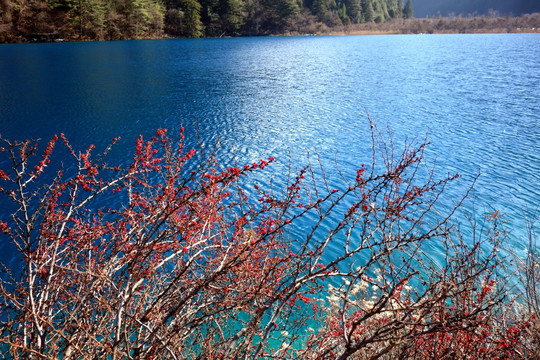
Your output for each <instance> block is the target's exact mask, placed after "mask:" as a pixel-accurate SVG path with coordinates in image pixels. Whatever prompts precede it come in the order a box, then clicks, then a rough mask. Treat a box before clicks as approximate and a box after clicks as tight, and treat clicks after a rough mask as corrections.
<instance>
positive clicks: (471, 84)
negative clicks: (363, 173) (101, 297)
mask: <svg viewBox="0 0 540 360" xmlns="http://www.w3.org/2000/svg"><path fill="white" fill-rule="evenodd" d="M367 112H368V113H369V114H370V116H371V117H372V118H373V119H374V121H375V122H376V123H377V124H379V126H380V127H381V128H383V129H384V128H385V127H386V125H387V124H388V126H389V127H390V128H391V129H392V131H393V133H394V137H395V139H396V144H398V145H397V146H398V149H399V144H400V143H401V141H402V140H404V139H405V138H420V139H422V138H423V137H424V136H425V135H426V133H427V134H428V137H429V140H430V141H431V142H432V145H431V147H430V153H429V157H430V159H431V160H433V159H435V157H436V159H437V169H438V170H437V172H438V173H439V174H441V175H442V176H444V175H445V174H447V173H448V172H450V173H455V172H458V173H460V174H462V175H463V180H461V181H460V182H459V183H457V184H456V185H454V186H453V187H452V188H451V189H450V190H449V192H448V196H447V197H445V198H444V199H443V202H444V203H446V204H447V205H448V206H451V204H452V203H453V201H455V200H456V198H457V196H458V195H461V194H463V193H464V192H465V191H466V189H467V188H468V186H469V185H470V183H471V181H472V178H473V177H474V176H475V175H476V174H477V173H478V172H480V173H481V176H480V178H479V180H478V182H477V184H476V187H475V189H474V191H473V193H472V196H471V199H470V201H469V202H468V203H467V204H466V208H465V209H466V210H467V211H471V209H472V208H473V206H474V209H476V211H477V213H483V212H485V211H489V210H493V209H501V210H502V211H503V212H504V213H506V214H507V220H509V225H508V226H509V228H510V230H511V241H510V245H511V246H513V247H515V249H516V250H517V251H518V252H520V251H522V250H523V249H524V248H525V230H524V228H525V220H524V219H525V217H526V216H531V215H533V216H534V214H538V212H539V205H538V204H539V203H540V188H539V186H538V185H539V184H540V126H539V125H540V35H539V34H498V35H406V36H398V35H396V36H350V37H349V36H343V37H285V38H281V37H272V38H233V39H201V40H152V41H121V42H96V43H62V44H16V45H0V133H1V134H2V135H3V136H4V137H6V138H11V139H13V138H17V139H23V138H28V137H33V138H43V139H48V138H50V137H51V136H52V134H54V133H60V132H63V133H65V134H66V135H67V136H68V137H69V138H70V139H71V140H72V142H73V143H74V145H75V146H77V147H79V148H81V149H82V148H86V147H87V146H88V145H89V144H90V143H94V144H96V145H97V147H98V148H103V147H104V146H105V145H106V144H108V143H109V142H110V140H111V139H112V138H114V137H117V136H120V135H121V136H122V138H123V141H122V142H121V144H120V150H121V151H117V153H116V155H115V156H117V157H118V158H121V155H122V153H125V152H126V151H128V150H125V149H132V148H133V143H134V139H135V138H136V137H137V136H138V134H144V135H150V134H153V133H154V132H155V129H156V128H159V127H166V128H168V129H170V130H171V131H173V130H178V129H179V128H180V127H181V126H184V127H186V129H187V130H186V131H187V135H188V141H192V142H193V143H194V142H195V141H196V140H195V136H194V129H195V123H197V126H198V128H199V131H200V134H201V136H202V141H203V142H204V143H205V144H207V145H213V144H215V143H216V142H217V141H218V140H219V143H220V145H219V151H218V157H219V158H220V160H221V162H222V163H224V164H232V163H233V162H234V161H235V159H237V161H238V162H239V163H240V164H242V163H244V162H247V163H251V162H253V161H255V160H258V159H261V158H267V157H268V156H274V157H276V158H277V159H278V160H279V161H280V163H279V164H278V165H277V166H275V167H274V171H272V170H271V169H270V171H268V172H266V173H261V174H259V175H257V176H258V178H257V179H256V180H257V181H259V182H269V181H270V178H271V177H273V178H274V179H275V180H276V181H277V182H278V183H279V182H280V180H283V169H284V168H286V166H287V163H288V157H289V153H290V154H291V156H292V157H293V159H294V160H295V162H297V163H299V164H300V165H301V164H305V162H306V160H305V158H306V152H307V151H309V152H310V153H315V152H316V153H318V154H320V156H321V158H322V160H323V162H324V163H325V164H327V166H326V168H327V170H328V176H329V177H330V179H331V180H336V179H337V178H338V174H337V172H336V171H335V170H334V165H333V163H334V160H336V161H337V163H338V164H339V166H340V167H341V169H342V170H343V171H344V172H346V173H352V172H353V171H354V169H356V168H357V167H358V166H359V165H360V164H362V163H364V162H369V160H370V155H371V153H370V152H369V148H370V139H369V125H368V122H367V115H366V113H367ZM124 150H125V151H124ZM126 159H129V156H128V157H126ZM4 215H5V214H3V216H4ZM306 226H307V224H306Z"/></svg>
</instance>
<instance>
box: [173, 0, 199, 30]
mask: <svg viewBox="0 0 540 360" xmlns="http://www.w3.org/2000/svg"><path fill="white" fill-rule="evenodd" d="M168 7H169V9H168V10H167V13H166V15H165V30H166V31H167V32H168V33H169V34H172V35H176V36H184V37H191V38H196V37H201V36H202V35H203V29H204V26H203V23H202V21H201V4H199V3H198V2H197V1H196V0H179V1H174V2H172V3H169V4H168Z"/></svg>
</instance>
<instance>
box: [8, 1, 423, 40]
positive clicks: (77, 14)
mask: <svg viewBox="0 0 540 360" xmlns="http://www.w3.org/2000/svg"><path fill="white" fill-rule="evenodd" d="M0 5H1V7H0V15H1V18H2V23H3V24H4V25H3V26H4V27H7V26H9V27H12V32H13V33H17V34H20V35H23V36H33V37H36V36H38V37H39V36H45V34H48V35H50V36H57V35H58V36H61V37H65V38H69V39H97V40H101V39H125V38H144V37H155V36H161V35H162V34H163V33H165V34H170V35H172V36H180V37H200V36H210V37H217V36H235V35H265V34H279V33H286V32H294V31H299V30H302V31H304V32H306V31H307V32H309V31H313V32H315V31H316V30H317V29H318V28H320V27H325V26H327V27H333V26H339V25H347V24H356V23H364V22H378V23H381V22H384V21H386V20H389V19H392V18H402V17H403V16H409V17H412V14H413V11H412V3H411V1H410V0H409V1H408V2H407V4H406V6H405V5H404V3H403V1H402V0H0Z"/></svg>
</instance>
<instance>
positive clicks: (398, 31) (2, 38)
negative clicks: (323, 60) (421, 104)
mask: <svg viewBox="0 0 540 360" xmlns="http://www.w3.org/2000/svg"><path fill="white" fill-rule="evenodd" d="M504 33H520V34H525V33H526V34H529V33H532V34H538V33H540V13H534V14H526V15H522V16H519V17H509V16H507V17H485V16H481V17H460V16H458V17H436V18H413V19H395V20H392V21H386V22H383V23H374V22H371V23H363V24H354V25H344V26H337V27H322V28H319V29H317V30H315V31H313V29H302V28H299V29H297V30H295V31H288V32H286V33H277V34H257V35H256V36H302V35H304V36H308V35H322V36H328V35H360V36H361V35H405V34H504ZM243 36H250V35H249V34H246V35H243ZM174 38H176V37H174V36H170V35H167V34H163V35H161V36H159V35H158V36H149V37H141V38H126V39H118V40H137V39H139V40H146V39H174ZM209 38H210V37H209ZM73 41H96V40H94V39H90V38H80V37H78V36H77V35H75V34H65V33H61V32H56V31H55V32H51V33H37V34H23V33H20V32H17V31H15V30H14V29H12V28H10V27H9V26H6V25H5V24H0V43H32V42H73Z"/></svg>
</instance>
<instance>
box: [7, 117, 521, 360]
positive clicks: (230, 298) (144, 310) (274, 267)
mask: <svg viewBox="0 0 540 360" xmlns="http://www.w3.org/2000/svg"><path fill="white" fill-rule="evenodd" d="M372 129H373V132H372V141H373V158H372V159H373V160H372V163H371V164H370V165H369V166H364V165H362V166H361V167H360V168H359V169H358V170H357V172H356V176H355V177H354V178H352V179H347V177H346V176H343V184H341V185H339V186H337V187H336V188H334V186H335V185H334V184H330V182H329V181H328V179H327V178H326V177H325V175H324V171H323V168H322V167H320V166H318V163H316V164H308V166H306V167H304V168H303V169H301V170H300V171H299V172H298V173H297V174H293V173H290V174H289V175H288V182H287V185H286V188H285V189H284V190H283V191H282V192H280V191H277V190H275V189H270V188H266V189H263V188H260V187H258V186H256V187H255V188H256V189H257V194H256V196H253V194H251V195H250V193H248V192H246V191H244V190H243V184H245V181H246V180H247V179H248V178H249V174H250V173H252V172H254V171H261V170H264V169H265V168H266V167H267V166H269V165H271V163H272V162H273V161H275V160H274V159H273V158H269V159H267V160H260V161H259V162H256V163H253V164H251V165H246V166H244V167H229V168H220V167H219V164H217V163H216V161H215V159H214V158H212V157H210V158H208V159H204V158H203V157H202V156H199V155H198V154H197V153H196V152H195V151H194V150H189V151H187V149H184V143H183V134H182V133H181V134H180V135H179V138H178V139H177V140H174V141H173V140H171V138H170V137H168V136H167V134H166V131H165V130H163V129H161V130H158V132H157V134H156V136H155V137H154V138H152V139H151V140H149V141H144V140H143V138H142V137H141V138H139V140H138V141H137V143H136V148H135V151H134V157H133V159H132V161H131V163H130V164H129V165H128V166H127V167H125V168H120V167H114V166H110V165H109V164H108V163H107V162H106V155H107V152H108V151H109V149H107V150H106V151H105V152H104V153H103V154H101V155H99V156H98V155H95V154H94V151H95V150H94V148H93V146H91V147H90V148H88V149H87V150H85V151H82V152H78V151H77V150H75V149H73V148H72V146H71V145H70V143H69V142H68V140H67V139H66V138H65V137H64V136H63V135H61V136H60V138H61V139H62V140H63V143H64V148H65V149H66V151H68V152H69V153H70V154H71V156H72V158H73V160H74V162H75V163H76V164H77V166H76V171H75V173H74V174H67V172H69V169H66V170H60V171H58V173H57V175H56V176H55V177H54V179H53V180H49V181H47V180H46V179H47V178H46V177H45V175H44V174H46V173H47V170H52V169H51V168H50V167H51V166H52V165H50V161H51V156H52V155H51V154H52V151H53V148H54V147H55V144H56V143H57V142H58V141H59V139H58V138H57V137H55V138H53V139H52V140H51V141H50V142H49V143H48V144H47V146H46V149H45V150H44V152H43V153H42V156H41V158H40V157H39V154H38V147H37V145H36V143H35V142H32V141H24V142H12V141H8V140H5V139H4V140H2V141H3V144H4V145H3V148H2V153H1V154H2V155H5V157H6V158H7V159H9V161H10V166H9V169H4V170H1V171H0V178H1V179H2V182H1V185H0V186H1V189H0V191H1V193H2V195H3V196H4V199H3V200H2V202H3V203H6V204H7V203H8V201H9V202H10V203H11V204H12V206H13V212H12V214H11V216H10V217H9V218H6V219H2V220H0V230H1V231H2V232H3V233H4V234H5V237H4V239H5V240H10V241H11V242H12V244H13V245H14V246H15V247H16V249H17V250H18V252H19V254H20V260H21V264H22V265H23V267H22V270H21V272H20V273H19V272H17V271H13V269H9V267H7V266H5V274H4V276H3V278H2V282H1V284H0V296H1V298H2V304H1V306H0V308H1V310H2V315H1V317H0V321H1V332H0V342H2V343H4V344H6V345H7V347H4V348H2V351H3V353H4V356H5V357H9V358H14V359H17V358H28V359H41V358H47V359H57V358H58V359H60V358H61V359H157V358H167V359H185V358H188V359H203V358H204V359H225V358H226V359H240V358H241V359H247V358H253V359H255V358H257V359H258V358H280V359H284V358H305V359H334V358H339V359H346V358H359V359H364V358H365V359H367V358H370V359H376V358H400V357H401V358H419V357H426V356H427V357H430V358H442V357H444V356H446V357H448V358H460V356H461V358H464V356H462V355H463V352H464V351H477V353H480V352H481V351H486V352H489V351H491V354H496V355H497V356H498V355H499V354H502V355H504V356H506V357H509V358H512V357H516V358H517V357H518V356H522V355H523V356H525V355H526V354H524V353H523V352H521V348H520V344H519V343H517V342H516V343H515V344H512V346H509V347H508V348H504V349H501V348H500V347H498V344H499V343H498V342H497V341H499V340H498V339H499V337H496V336H498V335H489V334H487V332H485V333H482V331H483V329H484V325H483V324H486V323H489V322H487V320H489V319H492V317H493V316H495V315H494V314H496V313H497V312H496V309H497V307H498V306H500V305H501V304H503V301H504V291H500V290H501V289H500V287H499V286H498V284H496V270H497V269H498V266H499V264H500V260H499V259H498V257H497V247H498V244H499V243H500V241H502V238H503V233H502V232H500V231H497V227H496V225H497V219H496V218H494V219H493V220H494V225H495V226H494V227H492V228H491V229H492V231H491V232H488V234H487V235H486V236H485V237H482V238H481V239H462V238H460V234H459V231H458V229H456V228H453V226H452V224H451V222H450V218H451V217H452V216H453V214H454V212H455V208H454V209H449V210H447V212H446V214H440V212H441V211H442V207H440V206H439V204H440V201H439V200H440V198H441V196H442V195H443V191H444V189H445V187H446V186H447V185H448V183H449V182H450V181H451V180H453V179H455V178H456V177H457V176H455V175H451V176H447V177H443V178H442V179H436V178H435V177H434V175H433V171H432V170H431V169H430V168H429V167H427V166H426V162H425V159H424V151H425V147H426V145H427V143H426V142H421V143H419V144H406V146H405V149H404V151H403V152H401V153H395V152H394V150H393V145H392V143H391V142H389V143H386V142H385V140H384V138H383V135H382V134H381V133H380V132H379V131H378V130H377V128H376V127H374V126H373V124H372ZM116 140H117V139H115V140H114V142H116ZM4 163H5V162H4ZM53 164H54V163H53ZM465 195H466V194H465ZM460 203H461V200H460V201H458V203H457V205H456V207H457V206H459V205H460ZM308 220H309V222H310V224H311V225H310V227H309V229H307V230H306V231H304V232H303V235H302V237H295V236H293V233H292V232H289V231H288V229H292V227H293V226H294V225H295V224H297V223H299V222H300V221H302V222H303V223H306V221H308ZM466 244H470V245H469V246H467V245H466ZM426 245H430V247H431V248H433V247H434V246H435V247H439V248H440V249H441V254H443V255H444V256H443V257H438V259H439V260H434V259H432V258H431V257H429V256H428V255H427V254H426V253H425V249H426ZM501 331H502V330H501ZM517 331H518V333H517V335H516V336H518V337H519V336H521V330H519V329H517ZM471 334H473V335H474V336H477V335H478V334H484V335H482V336H483V337H482V339H483V341H484V344H486V346H485V347H483V348H480V347H479V346H476V345H475V344H474V342H471V341H468V342H466V341H465V340H463V339H471V336H472V335H471ZM505 334H506V332H505ZM443 340H444V341H443ZM465 346H469V348H466V347H465ZM495 351H498V352H495ZM443 355H444V356H443Z"/></svg>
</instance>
